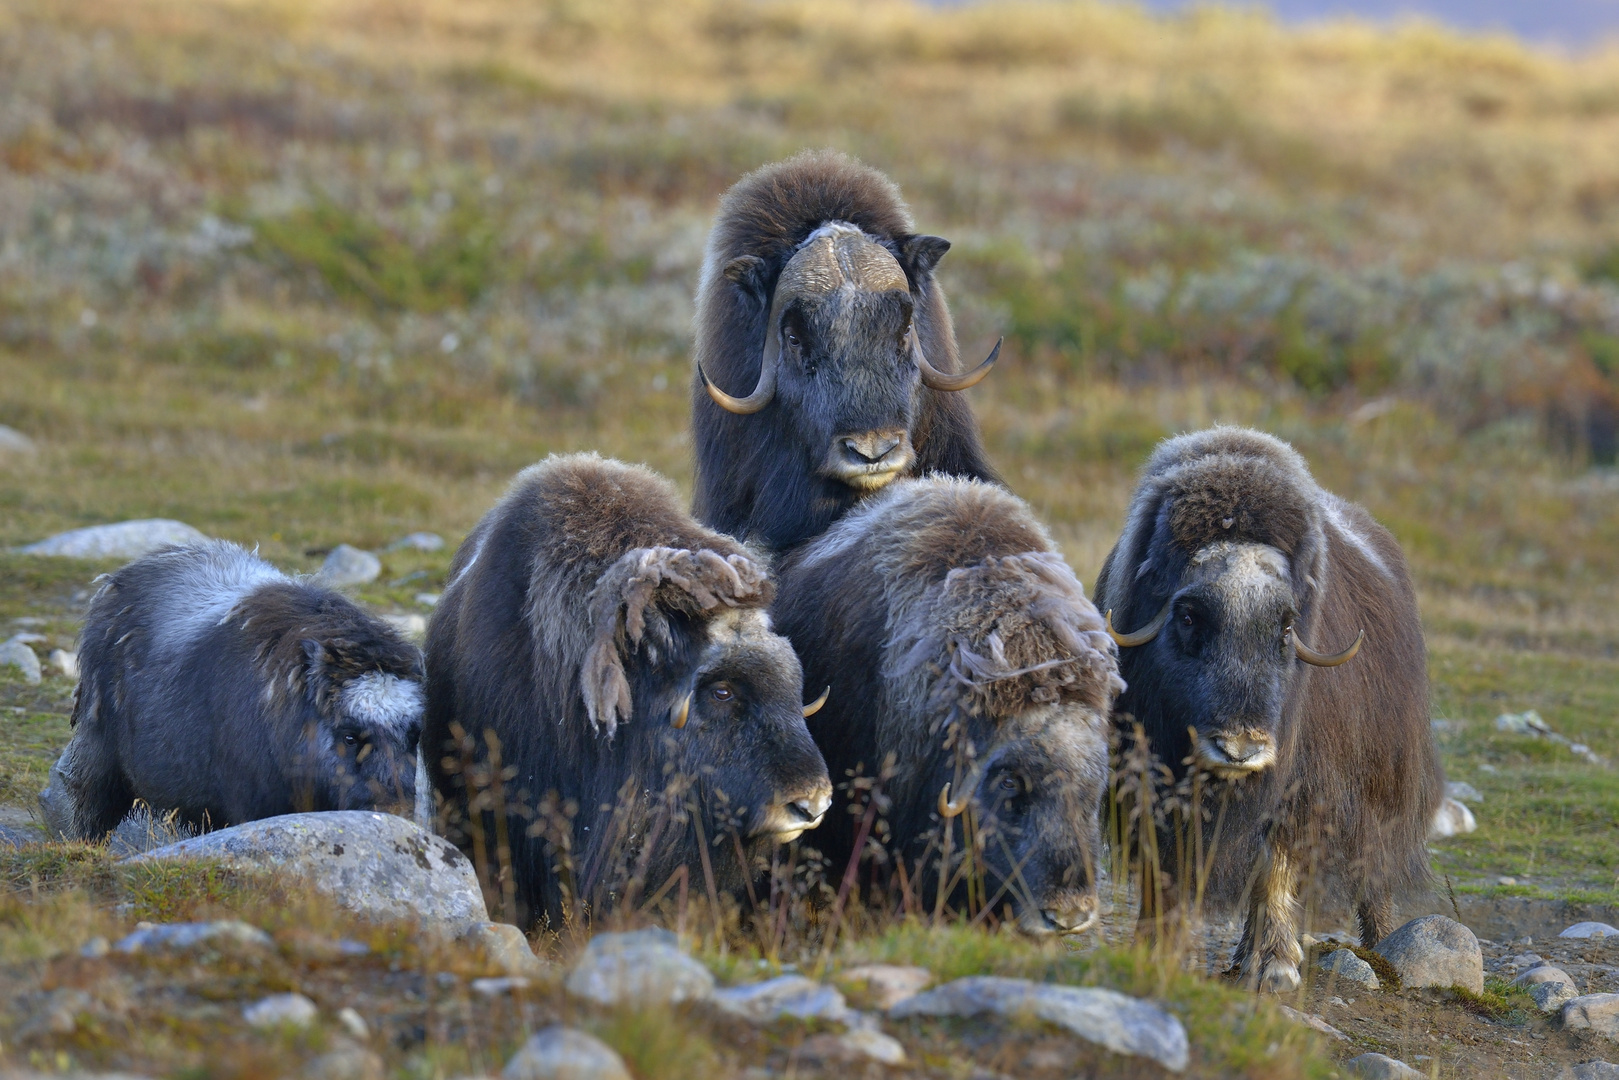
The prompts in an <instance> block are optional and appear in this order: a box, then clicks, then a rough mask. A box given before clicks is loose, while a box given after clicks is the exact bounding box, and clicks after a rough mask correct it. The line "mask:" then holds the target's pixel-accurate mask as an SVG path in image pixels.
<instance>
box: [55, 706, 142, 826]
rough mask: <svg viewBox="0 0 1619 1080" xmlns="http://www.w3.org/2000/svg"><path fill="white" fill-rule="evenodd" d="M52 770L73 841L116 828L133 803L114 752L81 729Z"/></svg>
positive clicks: (132, 792) (133, 797) (69, 742)
mask: <svg viewBox="0 0 1619 1080" xmlns="http://www.w3.org/2000/svg"><path fill="white" fill-rule="evenodd" d="M56 764H57V768H55V769H53V770H52V772H53V773H56V772H58V771H59V772H60V776H61V780H62V786H63V788H64V793H65V795H66V800H65V801H66V803H67V805H68V806H69V807H70V808H71V811H70V812H71V815H72V825H71V828H70V829H69V830H68V831H69V832H70V834H71V837H72V839H75V840H99V839H101V838H102V837H103V836H106V835H107V834H108V833H110V832H112V830H114V829H116V828H117V827H118V823H119V822H121V821H123V820H124V815H126V814H128V813H129V809H130V807H132V806H134V805H135V793H134V791H132V790H130V786H129V781H128V780H127V779H125V777H124V771H123V769H121V768H119V765H118V758H117V754H116V753H115V752H114V751H113V749H112V748H111V747H110V746H108V745H106V744H105V743H104V742H102V740H100V739H98V738H96V737H95V736H94V735H93V734H91V732H89V731H87V730H85V729H84V728H81V729H80V730H79V731H78V732H77V733H75V735H74V737H73V738H72V739H71V740H69V741H68V744H67V749H66V750H63V751H62V757H61V759H60V760H59V761H58V762H57V763H56Z"/></svg>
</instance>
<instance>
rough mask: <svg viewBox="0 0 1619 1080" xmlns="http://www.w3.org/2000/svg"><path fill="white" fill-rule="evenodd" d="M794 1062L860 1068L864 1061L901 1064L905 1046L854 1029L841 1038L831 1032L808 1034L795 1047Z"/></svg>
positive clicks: (863, 1029)
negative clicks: (795, 1058)
mask: <svg viewBox="0 0 1619 1080" xmlns="http://www.w3.org/2000/svg"><path fill="white" fill-rule="evenodd" d="M798 1059H799V1060H800V1061H802V1062H805V1063H806V1064H808V1063H814V1064H818V1065H860V1064H864V1063H865V1062H867V1061H875V1062H879V1063H880V1064H883V1065H903V1064H905V1047H904V1046H903V1045H902V1044H901V1043H900V1041H899V1040H898V1039H896V1038H894V1037H893V1036H892V1035H884V1034H883V1033H882V1032H880V1031H872V1030H871V1029H870V1028H856V1029H854V1030H853V1031H847V1032H844V1033H843V1034H841V1035H835V1034H832V1033H831V1032H822V1033H820V1034H818V1035H811V1036H810V1037H809V1038H807V1039H805V1040H804V1042H803V1043H802V1044H801V1045H800V1046H799V1048H798Z"/></svg>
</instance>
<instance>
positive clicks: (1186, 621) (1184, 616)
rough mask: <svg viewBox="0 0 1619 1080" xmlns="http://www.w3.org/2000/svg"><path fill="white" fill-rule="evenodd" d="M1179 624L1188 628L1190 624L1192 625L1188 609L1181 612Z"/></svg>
mask: <svg viewBox="0 0 1619 1080" xmlns="http://www.w3.org/2000/svg"><path fill="white" fill-rule="evenodd" d="M1181 625H1182V626H1184V627H1187V628H1188V629H1190V628H1191V625H1192V613H1191V612H1190V611H1183V612H1181Z"/></svg>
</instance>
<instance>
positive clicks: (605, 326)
mask: <svg viewBox="0 0 1619 1080" xmlns="http://www.w3.org/2000/svg"><path fill="white" fill-rule="evenodd" d="M822 145H831V146H837V147H841V148H843V149H846V150H848V151H849V152H851V153H854V154H856V155H858V156H860V157H861V158H863V159H865V160H866V161H868V162H870V163H871V164H873V165H876V166H878V167H880V168H882V169H884V170H886V171H888V172H889V173H890V174H891V175H892V176H893V177H894V178H895V179H896V180H897V181H898V182H899V183H900V185H901V186H902V188H903V189H904V192H905V194H906V196H907V197H908V198H909V200H910V201H911V204H912V206H913V207H914V209H915V212H916V219H917V223H918V226H919V228H920V229H922V230H923V231H927V232H934V233H938V234H941V235H943V236H946V237H948V238H949V239H950V240H952V241H953V242H954V245H955V246H954V248H953V249H952V251H951V253H950V254H949V256H948V257H947V258H946V259H945V261H944V262H943V264H942V266H941V275H942V280H943V281H944V284H945V286H946V288H947V290H948V291H949V294H950V297H951V301H952V305H953V309H954V311H955V314H956V317H957V325H958V330H959V333H960V336H961V339H962V343H963V348H964V350H965V351H966V352H967V353H972V354H978V355H981V354H982V353H983V352H984V351H986V350H987V348H988V346H989V344H990V343H991V342H992V341H993V340H994V339H995V338H996V337H997V336H999V335H1005V336H1006V338H1007V348H1006V351H1005V353H1004V354H1003V356H1004V359H1003V361H1002V363H1001V365H1000V366H999V368H998V369H997V371H996V372H995V374H994V375H993V376H992V377H991V378H990V379H989V380H988V381H987V382H986V383H984V384H983V385H982V386H980V387H979V388H977V389H975V390H973V391H971V392H970V393H971V395H972V397H973V400H974V404H975V406H976V408H977V409H978V412H979V415H980V417H981V418H982V421H983V424H984V427H985V430H986V434H987V438H988V442H989V445H990V448H991V452H992V454H993V455H994V459H995V460H996V461H997V462H998V463H999V465H1000V466H1001V467H1002V469H1003V470H1004V472H1005V474H1006V476H1007V478H1008V480H1009V482H1010V483H1011V485H1012V486H1013V488H1014V489H1015V490H1016V491H1018V493H1020V494H1021V495H1023V496H1025V497H1026V498H1028V499H1029V500H1031V502H1033V503H1034V504H1035V506H1036V507H1037V509H1038V510H1039V511H1040V512H1041V513H1042V514H1044V515H1045V516H1046V517H1047V518H1048V519H1049V520H1050V521H1051V522H1052V525H1053V529H1054V532H1055V533H1056V534H1057V536H1058V538H1059V540H1060V541H1061V543H1062V544H1063V546H1064V548H1065V550H1066V552H1067V553H1068V556H1069V558H1070V559H1071V561H1072V562H1073V563H1074V566H1075V568H1076V569H1077V570H1078V572H1079V574H1080V576H1081V578H1082V579H1083V580H1085V581H1087V582H1089V581H1090V580H1092V578H1093V577H1094V575H1095V572H1096V569H1097V568H1098V566H1099V565H1100V563H1101V560H1102V557H1103V556H1104V555H1105V554H1106V551H1107V549H1108V547H1109V546H1110V544H1111V542H1112V540H1113V538H1114V536H1115V535H1116V532H1117V529H1118V527H1119V525H1120V523H1121V521H1122V517H1123V512H1124V508H1125V505H1126V500H1127V498H1128V495H1129V491H1130V486H1131V483H1132V478H1133V474H1134V470H1135V469H1136V468H1137V467H1138V466H1139V465H1140V464H1141V462H1142V461H1143V460H1144V458H1145V456H1146V454H1147V453H1148V452H1149V450H1150V448H1151V447H1152V445H1153V444H1154V443H1155V442H1156V441H1157V440H1158V439H1160V438H1162V437H1164V436H1166V435H1169V434H1172V433H1174V432H1176V431H1181V430H1185V429H1188V428H1193V427H1197V426H1200V425H1204V424H1208V423H1211V422H1213V421H1216V420H1227V421H1234V422H1242V423H1251V424H1256V425H1258V426H1261V427H1264V428H1266V429H1268V430H1271V431H1273V432H1276V433H1278V434H1280V435H1282V436H1284V437H1286V438H1289V439H1292V440H1294V441H1295V442H1296V443H1297V444H1298V445H1299V447H1300V449H1301V450H1303V451H1304V452H1305V454H1306V455H1307V456H1308V457H1309V458H1310V460H1311V462H1312V464H1313V466H1314V467H1315V469H1316V470H1317V473H1318V475H1319V477H1320V478H1321V479H1322V481H1323V483H1325V484H1326V485H1328V486H1329V487H1331V488H1334V489H1336V490H1338V491H1339V492H1341V493H1342V494H1344V495H1347V496H1350V497H1352V498H1355V499H1358V500H1360V501H1362V502H1364V503H1365V504H1367V505H1368V506H1369V507H1370V508H1371V510H1372V511H1373V512H1374V513H1375V514H1376V515H1377V516H1378V517H1379V518H1380V519H1382V520H1383V521H1384V522H1386V523H1387V524H1388V525H1389V526H1390V527H1391V528H1392V529H1393V530H1394V531H1395V533H1396V534H1397V535H1398V537H1399V538H1400V540H1401V541H1402V542H1403V543H1404V544H1405V545H1406V548H1407V550H1408V551H1409V552H1410V554H1411V557H1412V560H1413V563H1414V566H1415V569H1416V573H1417V576H1418V579H1419V584H1420V588H1421V590H1422V603H1423V607H1424V612H1425V616H1426V618H1427V620H1428V630H1429V634H1430V642H1431V647H1432V656H1433V661H1432V671H1433V674H1434V679H1435V692H1434V697H1435V702H1434V709H1435V716H1436V717H1438V718H1440V719H1442V720H1444V721H1445V724H1446V726H1445V728H1444V731H1445V734H1444V736H1443V738H1444V740H1445V746H1446V750H1447V754H1448V758H1447V762H1448V767H1449V769H1450V770H1451V772H1452V774H1453V776H1455V777H1456V778H1460V779H1466V780H1468V781H1469V782H1471V783H1473V784H1474V785H1475V786H1476V787H1478V788H1479V789H1480V790H1481V791H1483V793H1484V796H1485V801H1484V802H1483V804H1482V805H1481V806H1480V807H1477V808H1476V809H1478V812H1479V817H1480V831H1479V832H1478V833H1476V834H1474V835H1473V836H1471V837H1464V838H1459V839H1458V840H1456V841H1452V842H1448V846H1447V847H1446V848H1445V849H1444V852H1443V854H1442V856H1441V859H1442V862H1443V865H1444V867H1445V868H1446V869H1447V870H1453V871H1454V873H1455V875H1456V877H1457V879H1458V880H1457V884H1458V886H1459V887H1467V888H1475V889H1494V888H1500V887H1506V888H1516V889H1520V890H1523V889H1528V890H1530V891H1533V890H1536V889H1544V890H1546V891H1549V892H1556V893H1558V894H1559V895H1562V894H1573V893H1581V894H1589V895H1593V896H1601V897H1608V898H1611V897H1612V896H1614V895H1615V890H1616V881H1615V873H1616V872H1619V850H1615V847H1614V845H1613V844H1612V843H1611V837H1612V836H1613V835H1614V830H1615V829H1619V783H1616V781H1615V779H1614V775H1613V772H1612V770H1611V769H1605V768H1603V767H1602V766H1600V765H1597V764H1591V763H1588V762H1587V761H1585V760H1584V759H1582V758H1579V757H1577V756H1575V755H1573V754H1570V753H1569V752H1568V751H1567V750H1566V748H1564V747H1562V746H1560V745H1558V744H1554V743H1550V742H1547V741H1545V740H1536V739H1535V738H1533V737H1531V736H1526V735H1522V734H1511V733H1501V732H1497V731H1496V730H1495V729H1494V727H1493V724H1492V721H1493V718H1494V717H1495V716H1496V715H1497V714H1498V713H1502V712H1508V711H1514V712H1515V711H1520V710H1523V709H1528V708H1535V709H1538V710H1539V711H1540V712H1541V713H1542V714H1543V715H1544V716H1545V717H1546V718H1547V720H1548V721H1549V722H1550V723H1551V724H1552V726H1553V727H1554V728H1556V729H1557V730H1558V731H1561V732H1565V733H1567V734H1568V735H1569V736H1570V737H1572V738H1573V739H1575V740H1576V741H1579V742H1584V743H1587V744H1589V745H1590V746H1591V747H1592V748H1593V750H1594V751H1595V752H1596V753H1598V754H1601V755H1606V756H1608V757H1609V758H1610V759H1612V758H1619V740H1616V739H1615V732H1616V731H1619V722H1616V719H1615V713H1616V711H1619V613H1616V607H1619V605H1616V600H1619V586H1616V584H1615V580H1616V571H1619V473H1616V472H1615V471H1614V468H1613V464H1614V460H1615V450H1616V440H1615V432H1616V419H1619V49H1610V50H1607V51H1603V50H1600V49H1596V50H1586V51H1583V52H1579V53H1574V54H1565V53H1561V52H1556V51H1551V50H1541V49H1538V48H1536V47H1530V46H1526V45H1523V44H1519V43H1516V42H1515V41H1513V40H1512V39H1509V38H1506V37H1501V36H1493V37H1488V36H1487V37H1477V36H1464V35H1461V34H1458V33H1455V32H1451V31H1447V30H1443V29H1440V28H1438V27H1437V26H1434V25H1400V26H1397V27H1393V28H1379V27H1376V26H1373V25H1370V24H1364V23H1357V24H1349V23H1328V24H1309V25H1305V26H1302V27H1296V26H1290V25H1288V24H1284V23H1282V22H1279V21H1277V20H1275V19H1274V18H1272V17H1271V16H1268V15H1266V14H1263V13H1261V12H1258V11H1254V10H1248V11H1232V10H1221V9H1216V8H1207V7H1198V8H1194V9H1191V10H1188V11H1185V12H1183V13H1179V14H1174V15H1162V14H1158V15H1155V14H1151V13H1148V12H1146V11H1145V10H1143V9H1139V8H1134V7H1127V6H1115V5H1107V4H1101V3H1085V2H1075V3H1034V2H1030V3H1007V4H982V5H976V4H975V5H969V6H959V7H931V6H927V5H923V4H913V3H905V2H898V0H895V2H871V3H853V2H839V0H830V2H815V3H809V2H794V0H658V2H651V0H645V2H642V0H615V2H611V3H608V2H584V0H578V2H575V0H533V2H528V3H523V4H515V3H505V2H493V0H455V2H451V0H397V2H387V3H382V2H370V0H331V2H326V3H319V4H316V3H308V2H296V0H191V2H185V3H176V2H173V0H163V2H155V0H119V2H112V0H5V2H4V3H3V4H0V423H3V424H6V425H9V426H10V427H12V428H15V429H17V430H18V431H20V432H22V433H23V434H24V435H26V436H27V437H28V438H30V439H32V440H34V442H35V444H36V447H37V448H36V449H35V450H34V451H33V452H32V453H26V452H15V453H11V454H9V455H7V456H5V457H3V458H0V544H5V545H12V544H19V543H23V542H26V541H30V540H35V539H38V538H39V537H42V536H45V535H47V534H50V533H52V532H55V531H58V530H61V529H65V528H69V527H74V526H78V525H87V524H95V523H101V522H107V521H115V520H120V519H123V518H130V517H150V516H166V517H176V518H180V519H183V520H185V521H188V522H190V523H191V524H193V525H195V526H197V527H199V528H202V529H203V530H205V531H207V532H209V533H212V534H215V535H221V536H226V537H229V538H232V539H236V540H240V541H242V542H244V543H248V544H259V545H261V548H262V550H263V552H264V553H265V554H266V555H267V556H269V557H270V558H272V559H274V560H275V561H277V562H279V563H281V564H282V565H284V566H288V567H293V568H302V569H313V568H314V567H315V566H316V565H318V563H319V557H318V554H317V553H318V552H320V551H322V550H324V549H327V548H330V547H331V546H333V545H334V544H336V543H338V542H342V541H347V542H350V543H354V544H358V545H360V546H364V547H372V548H380V547H381V546H383V545H384V544H386V543H387V542H388V541H389V540H390V539H391V538H393V537H395V536H398V535H400V534H401V533H405V532H408V531H411V530H414V529H434V530H437V531H439V532H441V533H443V534H444V535H446V536H447V537H449V538H450V540H451V543H452V545H453V543H454V542H456V541H458V540H459V538H460V537H461V536H462V535H463V534H464V532H465V531H466V530H467V529H468V528H469V527H470V526H471V525H472V523H473V522H474V521H475V520H476V519H477V517H478V516H479V515H480V514H481V513H482V512H483V511H484V510H485V509H486V508H487V507H488V506H489V504H490V503H491V501H492V500H493V499H494V498H495V497H497V495H498V494H499V492H500V491H501V490H502V488H503V486H504V485H505V483H506V482H507V480H508V479H509V477H510V476H511V474H512V473H513V472H515V471H516V470H517V469H519V468H521V467H523V466H524V465H527V464H529V463H531V462H533V461H534V460H536V459H537V458H539V457H541V456H543V455H544V454H545V453H547V452H551V451H559V450H570V449H582V448H594V449H600V450H601V451H603V452H604V453H609V454H615V455H618V456H621V457H625V458H628V459H632V460H641V461H646V462H648V463H650V464H651V465H652V466H654V467H655V468H658V469H660V470H662V471H664V472H666V473H668V474H670V475H672V476H674V477H675V478H676V479H677V480H679V481H680V482H681V483H683V484H685V483H687V482H688V481H689V476H690V445H689V441H688V439H687V436H686V434H685V430H684V429H685V424H686V415H687V383H688V379H689V375H690V369H689V363H688V356H687V349H688V345H689V341H690V321H691V313H692V299H691V298H692V293H693V290H694V288H695V283H696V275H697V270H698V265H699V262H700V258H701V252H702V244H703V240H704V234H705V230H706V227H707V224H708V220H709V217H710V215H711V214H712V212H713V209H714V206H715V202H716V199H717V197H718V196H719V194H720V193H721V192H722V191H723V190H724V189H725V188H726V187H728V186H729V185H730V184H731V183H733V182H734V181H735V180H736V179H737V178H738V177H739V176H740V175H741V174H742V173H743V172H745V171H746V170H748V169H751V168H753V167H755V166H757V165H759V164H761V163H764V162H767V161H770V160H773V159H776V158H780V157H783V156H785V155H788V154H790V153H793V152H795V151H797V150H799V149H801V148H803V147H806V146H822ZM447 557H448V556H447V553H446V555H445V556H444V559H447ZM406 569H407V568H404V567H402V566H400V565H398V564H397V559H396V560H395V563H394V564H390V566H389V568H388V570H387V571H386V572H385V575H384V580H383V581H382V582H380V583H379V584H378V585H377V586H376V588H375V589H374V590H373V591H371V592H368V593H366V594H365V595H366V597H367V599H369V600H371V601H373V602H375V603H377V604H379V605H383V606H385V607H386V606H392V607H396V608H405V609H409V608H410V606H411V604H412V603H413V601H412V597H413V596H414V595H415V594H416V593H417V592H419V591H421V590H423V589H424V588H432V587H434V586H435V584H436V579H435V578H434V577H433V575H440V576H441V575H442V569H443V563H442V560H441V561H440V562H439V563H435V564H432V565H429V566H425V567H417V568H414V569H410V570H409V573H408V574H407V573H406V572H405V571H406ZM424 573H425V574H426V575H427V576H426V577H423V574H424ZM76 575H77V576H83V575H82V572H81V571H80V570H79V569H78V568H76V567H68V566H63V567H57V568H54V569H53V568H51V567H49V566H47V565H46V564H45V563H42V562H39V561H37V560H36V561H29V560H27V559H25V558H22V557H19V556H0V604H4V605H6V607H5V610H3V611H0V615H8V616H17V615H23V614H25V613H26V612H28V611H32V610H33V608H32V607H31V605H41V604H47V601H49V602H55V601H54V600H50V598H52V597H56V596H57V595H58V594H60V595H62V596H69V595H71V594H72V593H73V590H74V588H78V587H80V583H78V581H77V576H76ZM70 579H71V580H70ZM390 582H392V584H390ZM70 586H71V587H70ZM51 610H56V609H51ZM66 610H67V609H66V608H63V609H62V611H64V612H65V611H66ZM49 617H50V618H57V616H56V615H51V616H49ZM48 626H50V627H54V629H50V630H49V633H54V634H56V635H57V636H59V637H61V638H62V639H63V641H62V644H64V645H70V644H71V639H72V633H73V623H72V620H71V618H70V617H69V615H67V614H63V615H62V616H61V621H59V622H56V623H49V624H48ZM1370 629H1371V631H1372V632H1375V628H1370ZM65 692H66V691H65V690H64V691H63V693H64V694H65ZM16 700H18V701H19V702H22V703H21V704H19V705H18V706H17V707H18V708H19V709H26V710H29V715H31V716H38V717H39V718H40V723H41V724H43V725H45V726H44V727H41V728H40V729H39V730H40V731H43V732H46V734H44V735H40V736H39V737H38V738H37V739H36V742H37V743H38V744H39V750H38V753H37V754H35V758H37V761H35V763H34V764H32V765H29V766H28V767H27V769H28V770H32V771H21V772H20V771H17V770H19V769H22V768H23V767H22V766H20V765H15V766H10V767H11V768H12V769H13V771H12V773H11V774H10V775H11V777H12V780H11V788H10V793H9V794H8V795H7V796H6V798H8V799H14V801H16V802H18V803H23V802H26V801H28V800H29V799H31V793H30V792H28V791H26V790H25V789H26V788H27V787H28V786H29V784H30V783H32V782H33V781H34V780H38V779H40V778H42V773H43V765H42V764H40V763H41V762H43V763H47V764H48V757H49V753H51V752H52V751H51V745H52V744H53V740H58V741H55V742H54V745H56V746H57V747H58V748H59V745H60V742H59V738H65V731H66V728H65V724H64V723H63V719H62V714H63V713H65V705H63V704H62V702H61V701H59V700H57V699H56V698H50V699H49V700H47V699H46V698H44V697H41V698H38V699H34V698H29V699H27V700H26V701H25V700H24V699H22V698H17V699H16ZM64 700H65V699H64ZM51 725H58V726H59V728H60V730H59V731H58V728H57V727H53V726H51ZM52 733H54V734H52ZM30 760H34V759H30ZM25 780H26V782H25ZM34 790H37V787H35V788H34ZM1500 876H1512V877H1513V878H1514V879H1515V880H1516V881H1517V882H1518V884H1516V885H1512V886H1498V885H1497V884H1496V882H1497V880H1498V878H1499V877H1500Z"/></svg>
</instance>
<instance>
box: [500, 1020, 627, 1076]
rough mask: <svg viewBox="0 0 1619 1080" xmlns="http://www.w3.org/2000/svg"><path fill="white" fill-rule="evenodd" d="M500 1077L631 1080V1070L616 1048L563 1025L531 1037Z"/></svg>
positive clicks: (507, 1064) (507, 1063)
mask: <svg viewBox="0 0 1619 1080" xmlns="http://www.w3.org/2000/svg"><path fill="white" fill-rule="evenodd" d="M500 1075H501V1077H502V1078H503V1080H630V1070H629V1069H628V1068H626V1067H625V1065H624V1059H623V1058H621V1057H619V1056H618V1053H617V1052H616V1051H615V1050H614V1049H613V1048H612V1047H610V1046H608V1045H607V1044H606V1043H604V1042H602V1041H601V1040H600V1039H598V1038H596V1037H595V1036H592V1035H586V1034H585V1033H584V1032H583V1031H577V1030H575V1029H573V1028H567V1027H562V1026H561V1025H557V1026H554V1027H548V1028H546V1029H545V1030H544V1031H542V1032H540V1033H539V1034H537V1035H532V1036H530V1037H529V1040H528V1042H526V1043H524V1044H523V1046H522V1048H521V1049H519V1050H518V1051H517V1053H515V1054H513V1055H512V1059H511V1060H510V1061H508V1062H506V1067H505V1068H504V1069H502V1070H501V1072H500Z"/></svg>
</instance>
